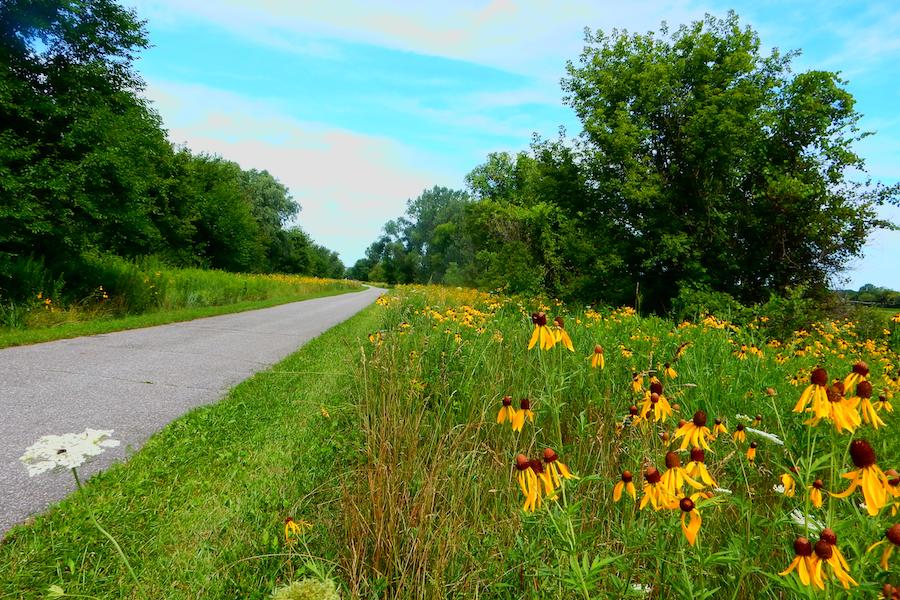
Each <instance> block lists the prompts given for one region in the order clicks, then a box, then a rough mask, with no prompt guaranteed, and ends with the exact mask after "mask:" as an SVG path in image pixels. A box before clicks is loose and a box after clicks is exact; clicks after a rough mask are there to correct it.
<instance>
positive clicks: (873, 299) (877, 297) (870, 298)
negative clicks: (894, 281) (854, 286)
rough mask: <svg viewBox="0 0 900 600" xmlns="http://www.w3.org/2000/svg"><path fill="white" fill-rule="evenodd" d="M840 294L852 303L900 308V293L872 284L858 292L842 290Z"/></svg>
mask: <svg viewBox="0 0 900 600" xmlns="http://www.w3.org/2000/svg"><path fill="white" fill-rule="evenodd" d="M838 294H840V295H841V296H842V297H843V298H846V299H847V300H849V301H851V302H858V303H860V304H870V305H873V306H881V307H884V308H900V292H898V291H897V290H892V289H890V288H885V287H878V286H877V285H872V284H871V283H867V284H866V285H864V286H862V287H861V288H859V290H857V291H853V290H840V291H838Z"/></svg>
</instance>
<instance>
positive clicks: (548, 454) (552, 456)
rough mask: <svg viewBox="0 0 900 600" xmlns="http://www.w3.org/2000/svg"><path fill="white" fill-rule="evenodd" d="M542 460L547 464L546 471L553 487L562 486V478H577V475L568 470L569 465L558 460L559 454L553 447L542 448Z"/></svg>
mask: <svg viewBox="0 0 900 600" xmlns="http://www.w3.org/2000/svg"><path fill="white" fill-rule="evenodd" d="M544 462H545V463H546V464H547V466H546V471H547V474H548V477H549V479H550V481H551V482H552V483H553V487H554V488H558V487H560V486H562V480H563V479H578V476H577V475H573V474H572V472H571V471H569V467H567V466H566V465H564V464H563V463H562V462H560V460H559V455H558V454H556V451H554V450H553V448H546V449H544Z"/></svg>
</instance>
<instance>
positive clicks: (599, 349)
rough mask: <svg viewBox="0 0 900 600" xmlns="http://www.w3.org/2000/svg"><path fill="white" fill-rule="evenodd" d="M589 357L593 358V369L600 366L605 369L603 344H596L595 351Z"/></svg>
mask: <svg viewBox="0 0 900 600" xmlns="http://www.w3.org/2000/svg"><path fill="white" fill-rule="evenodd" d="M588 358H589V359H590V360H591V368H592V369H596V368H600V370H603V368H604V367H605V366H606V360H605V359H604V358H603V346H601V345H600V344H597V345H596V346H594V353H593V354H592V355H591V356H589V357H588Z"/></svg>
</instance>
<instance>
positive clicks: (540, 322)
mask: <svg viewBox="0 0 900 600" xmlns="http://www.w3.org/2000/svg"><path fill="white" fill-rule="evenodd" d="M531 322H532V323H534V324H535V325H537V326H538V327H543V326H544V325H546V324H547V315H546V314H545V313H544V312H543V311H541V312H536V313H531Z"/></svg>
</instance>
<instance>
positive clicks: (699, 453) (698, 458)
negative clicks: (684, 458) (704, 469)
mask: <svg viewBox="0 0 900 600" xmlns="http://www.w3.org/2000/svg"><path fill="white" fill-rule="evenodd" d="M691 461H692V462H704V461H706V453H705V452H703V450H701V449H700V448H694V449H693V450H691Z"/></svg>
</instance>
